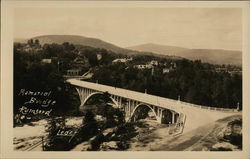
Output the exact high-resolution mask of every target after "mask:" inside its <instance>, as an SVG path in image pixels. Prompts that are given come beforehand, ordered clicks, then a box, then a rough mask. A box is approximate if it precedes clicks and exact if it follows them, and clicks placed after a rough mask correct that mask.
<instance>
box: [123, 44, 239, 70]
mask: <svg viewBox="0 0 250 159" xmlns="http://www.w3.org/2000/svg"><path fill="white" fill-rule="evenodd" d="M127 49H131V50H137V51H148V52H153V53H158V54H162V55H170V56H179V57H183V58H187V59H190V60H201V61H203V62H208V63H212V64H233V65H241V64H242V53H241V52H240V51H232V50H222V49H188V48H183V47H176V46H167V45H159V44H152V43H149V44H143V45H137V46H132V47H128V48H127Z"/></svg>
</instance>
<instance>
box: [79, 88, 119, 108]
mask: <svg viewBox="0 0 250 159" xmlns="http://www.w3.org/2000/svg"><path fill="white" fill-rule="evenodd" d="M98 94H100V95H104V92H93V93H91V94H89V95H88V96H87V97H86V98H85V99H84V101H83V102H82V104H81V105H82V106H84V105H85V104H86V102H87V101H88V100H89V99H90V98H91V97H92V96H94V95H98ZM109 99H111V100H112V102H113V103H114V104H115V106H116V107H118V106H119V105H118V102H117V101H116V100H115V99H114V98H112V97H110V96H109Z"/></svg>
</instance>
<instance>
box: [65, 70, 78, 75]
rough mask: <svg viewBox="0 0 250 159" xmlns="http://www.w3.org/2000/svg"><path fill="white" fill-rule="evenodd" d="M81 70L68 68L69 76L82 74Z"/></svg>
mask: <svg viewBox="0 0 250 159" xmlns="http://www.w3.org/2000/svg"><path fill="white" fill-rule="evenodd" d="M80 73H81V70H79V69H70V70H67V75H68V76H80Z"/></svg>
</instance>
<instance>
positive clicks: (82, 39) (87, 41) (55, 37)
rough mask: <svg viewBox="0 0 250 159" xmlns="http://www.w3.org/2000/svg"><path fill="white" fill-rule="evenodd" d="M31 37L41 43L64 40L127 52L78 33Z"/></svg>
mask: <svg viewBox="0 0 250 159" xmlns="http://www.w3.org/2000/svg"><path fill="white" fill-rule="evenodd" d="M32 39H38V40H39V41H40V43H41V44H45V43H47V44H51V43H57V44H62V43H64V42H69V43H72V44H74V45H85V46H91V47H95V48H104V49H107V50H111V51H114V52H117V53H126V52H128V50H127V49H123V48H121V47H118V46H116V45H113V44H111V43H108V42H105V41H102V40H100V39H96V38H89V37H84V36H78V35H43V36H37V37H33V38H32Z"/></svg>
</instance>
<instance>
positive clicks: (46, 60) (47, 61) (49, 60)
mask: <svg viewBox="0 0 250 159" xmlns="http://www.w3.org/2000/svg"><path fill="white" fill-rule="evenodd" d="M41 62H42V63H51V62H52V59H42V61H41Z"/></svg>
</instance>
